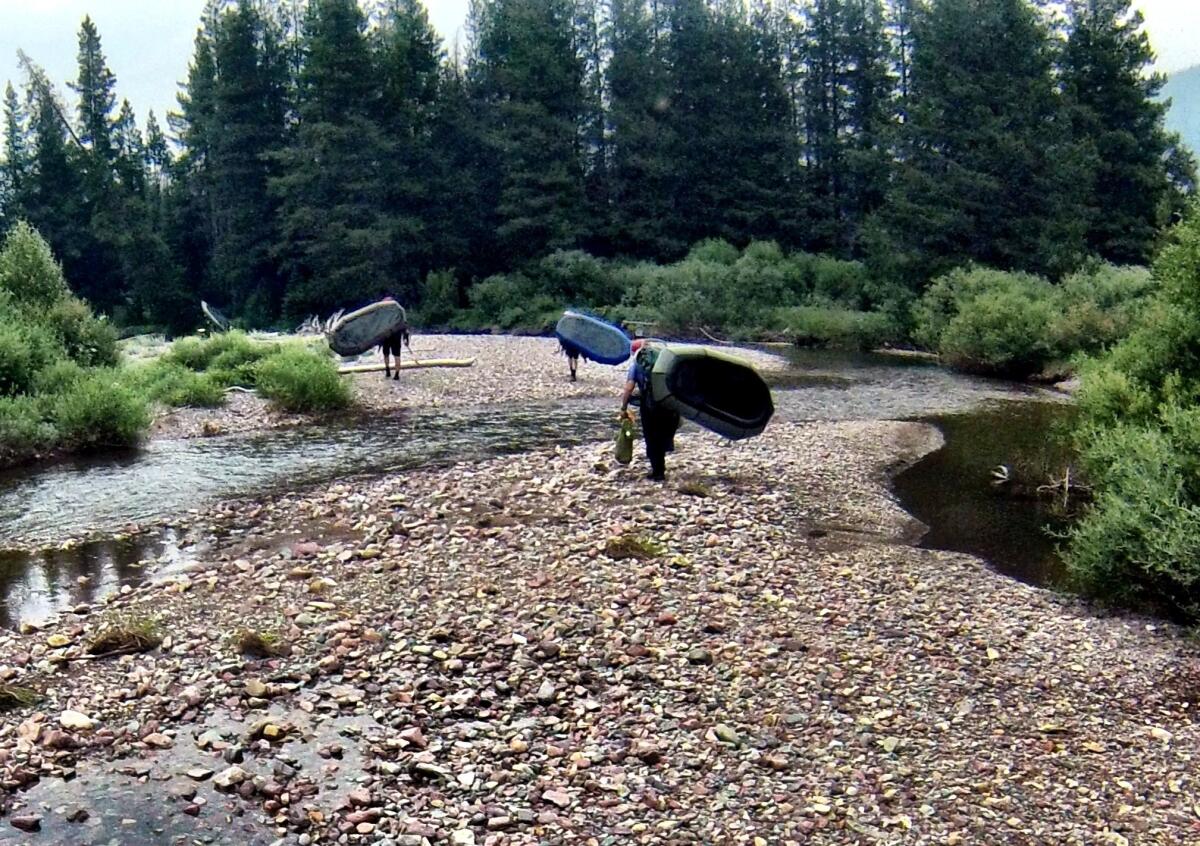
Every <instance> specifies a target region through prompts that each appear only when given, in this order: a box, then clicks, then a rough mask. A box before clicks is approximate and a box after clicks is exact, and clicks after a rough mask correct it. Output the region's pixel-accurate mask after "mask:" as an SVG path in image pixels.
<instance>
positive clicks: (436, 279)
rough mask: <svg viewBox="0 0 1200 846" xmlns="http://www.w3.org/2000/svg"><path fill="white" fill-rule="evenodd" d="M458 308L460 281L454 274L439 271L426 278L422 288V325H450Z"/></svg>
mask: <svg viewBox="0 0 1200 846" xmlns="http://www.w3.org/2000/svg"><path fill="white" fill-rule="evenodd" d="M458 306H459V303H458V281H457V280H456V279H455V278H454V274H453V273H452V272H450V271H448V270H439V271H435V272H433V273H430V274H429V275H428V276H426V277H425V283H424V284H423V285H422V286H421V309H420V316H421V325H424V326H447V325H449V324H450V322H451V321H452V320H453V319H454V316H455V314H456V313H457V312H458Z"/></svg>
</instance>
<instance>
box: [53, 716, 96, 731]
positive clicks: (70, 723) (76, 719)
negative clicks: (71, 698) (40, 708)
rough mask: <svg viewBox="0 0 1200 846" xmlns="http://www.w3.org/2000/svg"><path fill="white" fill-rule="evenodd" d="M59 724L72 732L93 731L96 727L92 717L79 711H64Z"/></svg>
mask: <svg viewBox="0 0 1200 846" xmlns="http://www.w3.org/2000/svg"><path fill="white" fill-rule="evenodd" d="M58 722H59V725H61V726H62V727H63V728H65V729H70V730H71V731H91V730H92V729H93V728H94V727H95V725H96V724H95V723H93V722H92V718H91V717H89V716H88V715H87V714H81V713H79V712H78V711H63V712H62V714H61V715H59V718H58Z"/></svg>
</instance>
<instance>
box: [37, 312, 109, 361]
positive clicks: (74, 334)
mask: <svg viewBox="0 0 1200 846" xmlns="http://www.w3.org/2000/svg"><path fill="white" fill-rule="evenodd" d="M46 323H47V325H48V326H49V327H50V328H51V329H52V330H53V331H54V332H55V334H57V335H58V337H59V338H60V339H61V341H62V344H63V347H64V348H65V349H66V353H67V355H68V356H70V357H71V358H72V359H74V360H75V361H77V362H79V363H80V364H82V365H84V366H85V367H112V366H113V365H115V364H116V363H117V359H118V357H119V354H118V351H117V331H116V329H114V328H113V326H112V324H111V323H109V322H108V321H107V320H104V319H103V318H98V317H96V316H95V315H93V314H92V310H91V309H90V308H88V307H87V304H86V303H84V302H83V301H82V300H80V299H78V298H76V297H63V298H62V299H60V300H58V301H57V302H56V303H54V305H52V306H51V307H50V309H49V310H48V311H47V312H46Z"/></svg>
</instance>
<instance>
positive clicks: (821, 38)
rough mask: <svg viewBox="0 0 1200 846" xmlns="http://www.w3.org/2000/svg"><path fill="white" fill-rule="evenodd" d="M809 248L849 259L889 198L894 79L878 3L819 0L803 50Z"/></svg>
mask: <svg viewBox="0 0 1200 846" xmlns="http://www.w3.org/2000/svg"><path fill="white" fill-rule="evenodd" d="M802 55H803V61H804V65H805V73H804V80H805V82H804V113H805V124H806V126H805V140H806V144H805V158H806V161H807V165H808V167H807V175H808V182H809V186H810V191H811V194H812V203H813V205H812V213H813V232H812V236H813V237H812V240H811V242H810V246H811V247H813V248H815V249H817V250H830V251H833V252H836V253H838V254H841V255H844V256H850V255H854V254H856V253H857V252H859V250H858V246H857V245H858V241H859V236H860V234H861V231H862V226H863V224H864V222H865V220H866V218H867V217H868V215H870V214H871V213H872V212H873V211H875V209H877V208H878V207H879V206H880V205H881V204H882V201H883V194H884V192H885V190H886V184H887V179H888V174H889V162H890V157H891V151H890V148H889V142H890V133H889V129H890V118H891V105H890V101H891V96H892V80H891V79H890V77H889V74H888V49H887V43H886V39H885V36H884V32H883V10H882V8H881V6H880V4H879V2H878V0H815V2H814V3H813V5H812V6H811V7H810V9H809V13H808V17H807V27H806V33H805V39H804V49H803V51H802Z"/></svg>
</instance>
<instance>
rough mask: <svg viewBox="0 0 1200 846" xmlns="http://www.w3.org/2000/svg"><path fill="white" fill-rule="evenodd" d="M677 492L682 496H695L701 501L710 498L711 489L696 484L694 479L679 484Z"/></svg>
mask: <svg viewBox="0 0 1200 846" xmlns="http://www.w3.org/2000/svg"><path fill="white" fill-rule="evenodd" d="M678 490H679V492H680V493H681V494H683V495H684V496H695V497H699V498H701V499H708V498H709V497H710V496H712V488H710V487H709V486H708V485H706V484H704V483H703V482H698V481H695V480H694V479H689V480H688V481H686V482H680V483H679V488H678Z"/></svg>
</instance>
